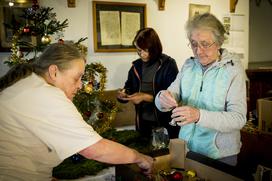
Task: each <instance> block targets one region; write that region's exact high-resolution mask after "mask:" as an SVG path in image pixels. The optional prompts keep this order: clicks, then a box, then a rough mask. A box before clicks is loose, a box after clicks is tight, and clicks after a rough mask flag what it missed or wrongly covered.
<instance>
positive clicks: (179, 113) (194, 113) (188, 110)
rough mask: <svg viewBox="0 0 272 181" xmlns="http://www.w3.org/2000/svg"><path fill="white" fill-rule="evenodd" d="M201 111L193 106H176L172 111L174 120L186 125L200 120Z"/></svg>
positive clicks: (180, 124)
mask: <svg viewBox="0 0 272 181" xmlns="http://www.w3.org/2000/svg"><path fill="white" fill-rule="evenodd" d="M199 117H200V112H199V110H198V109H196V108H194V107H191V106H180V107H176V108H175V109H173V111H172V115H171V118H172V121H174V122H175V123H177V125H179V126H184V125H186V124H189V123H194V122H197V121H198V120H199Z"/></svg>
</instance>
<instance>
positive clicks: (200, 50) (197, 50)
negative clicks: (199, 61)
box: [195, 46, 203, 53]
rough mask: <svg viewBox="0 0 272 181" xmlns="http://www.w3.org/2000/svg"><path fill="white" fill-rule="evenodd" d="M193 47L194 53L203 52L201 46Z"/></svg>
mask: <svg viewBox="0 0 272 181" xmlns="http://www.w3.org/2000/svg"><path fill="white" fill-rule="evenodd" d="M195 49H196V53H199V52H203V48H201V47H200V46H197V47H195Z"/></svg>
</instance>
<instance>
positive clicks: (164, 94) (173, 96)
mask: <svg viewBox="0 0 272 181" xmlns="http://www.w3.org/2000/svg"><path fill="white" fill-rule="evenodd" d="M181 77H182V72H179V73H178V75H177V77H176V79H175V81H174V82H172V84H171V85H170V86H169V87H168V89H167V91H166V90H162V91H160V92H159V93H158V94H157V95H156V97H155V105H156V107H157V108H158V109H159V110H160V111H162V112H167V111H170V110H171V109H173V107H176V106H177V103H178V102H180V97H181V96H180V95H181V91H180V80H181ZM162 99H163V100H164V101H163V100H162ZM162 101H163V102H162Z"/></svg>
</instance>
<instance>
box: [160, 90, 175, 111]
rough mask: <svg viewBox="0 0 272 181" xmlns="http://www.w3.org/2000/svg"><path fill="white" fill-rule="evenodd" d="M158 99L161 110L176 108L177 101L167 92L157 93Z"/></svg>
mask: <svg viewBox="0 0 272 181" xmlns="http://www.w3.org/2000/svg"><path fill="white" fill-rule="evenodd" d="M158 98H159V101H160V104H161V107H162V108H163V109H169V110H171V109H174V108H176V107H177V106H178V103H177V101H176V100H175V98H174V97H173V95H172V94H171V92H169V91H168V90H163V91H161V92H159V95H158Z"/></svg>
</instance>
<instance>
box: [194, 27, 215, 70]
mask: <svg viewBox="0 0 272 181" xmlns="http://www.w3.org/2000/svg"><path fill="white" fill-rule="evenodd" d="M190 45H191V48H192V50H193V53H194V56H195V57H196V58H198V59H199V62H200V63H201V64H202V65H204V66H205V65H209V64H210V63H212V62H214V61H215V60H217V59H218V58H219V52H218V50H219V48H220V47H219V46H218V45H217V44H216V42H215V40H214V37H213V34H212V32H211V31H209V30H199V29H196V30H194V31H193V32H192V34H191V38H190Z"/></svg>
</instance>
